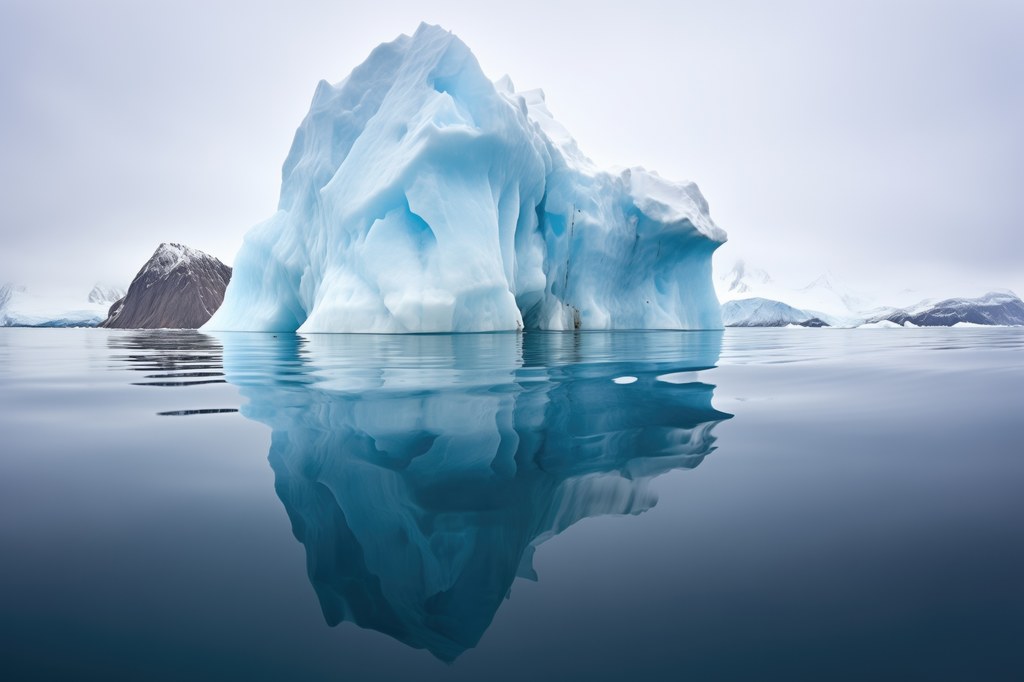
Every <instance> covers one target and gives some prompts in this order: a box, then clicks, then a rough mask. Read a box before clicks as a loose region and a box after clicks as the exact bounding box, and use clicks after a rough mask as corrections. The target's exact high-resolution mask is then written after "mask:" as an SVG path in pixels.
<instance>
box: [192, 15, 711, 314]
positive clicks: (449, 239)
mask: <svg viewBox="0 0 1024 682" xmlns="http://www.w3.org/2000/svg"><path fill="white" fill-rule="evenodd" d="M283 176H284V177H283V182H282V187H281V198H280V203H279V209H278V211H277V213H276V214H275V215H274V216H272V217H271V218H270V219H269V220H268V221H266V222H264V223H262V224H260V225H258V226H256V227H255V228H253V229H252V230H251V231H250V232H249V234H248V235H247V237H246V240H245V244H244V245H243V247H242V249H241V251H240V252H239V254H238V256H237V257H236V259H235V272H234V278H233V280H232V282H231V285H230V286H229V287H228V291H227V293H226V296H225V301H224V305H223V306H222V307H221V309H220V310H219V311H218V312H217V314H216V315H215V316H214V317H213V319H211V320H210V322H209V323H208V324H207V325H206V328H207V329H214V330H254V331H294V330H298V331H303V332H445V331H493V330H515V329H522V328H524V327H525V328H540V329H574V328H584V329H626V328H680V329H697V328H718V327H720V326H721V320H720V317H719V307H718V303H717V300H716V298H715V294H714V290H713V287H712V283H711V254H712V252H713V251H714V250H715V249H716V248H717V247H718V246H719V245H720V244H721V243H722V242H724V241H725V233H724V232H723V231H722V230H721V229H719V228H718V227H717V226H716V225H715V224H714V222H713V221H712V220H711V218H710V216H709V213H708V206H707V202H706V201H705V199H704V197H703V196H702V195H701V193H700V191H699V190H698V189H697V186H696V185H694V184H693V183H677V182H671V181H668V180H665V179H663V178H661V177H660V176H658V175H657V174H656V173H653V172H649V171H646V170H644V169H642V168H631V169H627V170H624V171H620V172H610V171H603V170H600V169H598V168H596V167H595V166H594V164H593V163H592V162H591V161H590V160H589V159H588V158H587V157H586V156H585V155H583V153H582V152H581V151H580V150H579V147H578V146H577V144H576V142H575V141H574V140H573V138H572V136H571V135H569V133H568V132H567V131H566V130H565V128H563V127H562V126H561V125H560V124H558V123H557V121H555V120H554V118H553V117H552V116H551V113H550V111H549V110H548V109H547V105H546V103H545V99H544V94H543V93H542V92H541V91H539V90H533V91H528V92H522V93H516V92H515V91H514V88H513V86H512V83H511V80H510V79H508V78H507V77H506V78H503V79H501V80H499V81H498V82H497V83H492V82H491V81H490V80H488V79H487V78H486V76H484V74H483V72H482V71H481V69H480V66H479V64H478V63H477V61H476V58H475V57H474V56H473V54H472V52H471V51H470V49H469V48H468V47H467V46H466V45H465V44H464V43H462V42H461V41H460V40H459V39H458V38H456V37H455V36H454V35H452V34H451V33H449V32H448V31H445V30H444V29H441V28H439V27H436V26H428V25H421V26H420V27H419V29H418V30H417V31H416V33H415V34H414V35H413V36H412V37H408V36H401V37H399V38H398V39H397V40H395V41H394V42H391V43H387V44H383V45H380V46H379V47H377V48H376V49H375V50H373V52H372V53H371V54H370V56H369V58H368V59H367V60H366V61H365V62H364V63H363V64H362V65H361V66H359V67H357V68H356V69H355V70H354V71H353V72H352V73H351V75H350V76H349V77H348V78H346V79H345V80H344V81H342V82H340V83H338V84H337V85H330V84H328V83H327V82H325V81H321V83H320V84H319V86H318V87H317V89H316V93H315V95H314V96H313V102H312V105H311V107H310V111H309V114H308V115H307V116H306V118H305V120H304V121H303V122H302V125H301V126H300V127H299V129H298V131H297V132H296V135H295V140H294V143H293V145H292V149H291V152H290V153H289V154H288V158H287V160H286V161H285V164H284V171H283Z"/></svg>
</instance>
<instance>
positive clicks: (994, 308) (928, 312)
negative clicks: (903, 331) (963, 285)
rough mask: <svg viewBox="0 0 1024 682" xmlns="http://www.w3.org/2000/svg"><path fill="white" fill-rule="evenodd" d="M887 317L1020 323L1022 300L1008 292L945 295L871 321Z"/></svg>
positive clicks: (932, 322)
mask: <svg viewBox="0 0 1024 682" xmlns="http://www.w3.org/2000/svg"><path fill="white" fill-rule="evenodd" d="M883 320H888V321H890V322H895V323H896V324H899V325H904V324H906V323H908V322H909V323H910V324H913V325H916V326H918V327H952V326H953V325H954V324H961V323H964V324H986V325H1011V326H1018V325H1024V301H1021V300H1020V299H1019V298H1018V297H1017V296H1016V295H1014V294H1013V293H1010V292H989V293H987V294H985V295H984V296H979V297H978V298H949V299H946V300H944V301H939V302H937V303H931V302H925V303H921V304H919V305H917V306H915V307H913V308H910V309H907V310H896V311H890V312H887V313H886V314H885V315H881V316H878V317H875V318H873V319H871V320H870V321H871V322H880V321H883Z"/></svg>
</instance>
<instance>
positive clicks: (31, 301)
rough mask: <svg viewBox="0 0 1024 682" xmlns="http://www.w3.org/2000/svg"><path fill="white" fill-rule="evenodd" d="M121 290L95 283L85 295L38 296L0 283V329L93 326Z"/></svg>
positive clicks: (25, 289) (28, 290)
mask: <svg viewBox="0 0 1024 682" xmlns="http://www.w3.org/2000/svg"><path fill="white" fill-rule="evenodd" d="M121 296H124V289H120V288H118V287H116V286H112V285H110V284H103V283H98V284H96V286H94V287H93V288H92V291H90V292H89V294H88V295H86V296H82V297H81V298H79V297H77V296H74V295H71V296H68V295H42V294H38V293H36V292H33V291H31V290H30V289H27V288H26V287H23V286H16V285H13V284H0V327H95V326H96V325H98V324H99V323H100V322H101V321H102V320H103V318H104V317H106V314H107V309H108V308H109V307H110V304H111V303H113V302H114V301H115V300H116V299H117V298H119V297H121Z"/></svg>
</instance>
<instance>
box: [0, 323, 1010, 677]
mask: <svg viewBox="0 0 1024 682" xmlns="http://www.w3.org/2000/svg"><path fill="white" fill-rule="evenodd" d="M1022 351H1024V333H1022V331H1021V330H1012V329H954V330H946V329H943V330H935V329H928V330H775V331H773V330H728V331H726V332H725V333H722V332H699V333H695V332H684V333H675V332H644V333H611V334H605V333H577V334H571V333H564V334H543V333H528V334H525V335H517V334H482V335H454V336H452V335H423V336H374V335H310V336H295V335H276V336H275V335H269V334H218V335H206V334H200V333H195V332H117V331H106V330H23V329H5V330H0V433H2V434H3V441H4V447H3V454H2V455H0V548H2V550H3V562H2V564H0V585H2V586H0V658H2V661H3V663H2V665H3V667H4V668H5V669H6V670H7V671H8V674H7V675H5V677H8V676H11V677H12V678H28V677H32V676H34V677H37V678H41V679H44V678H54V679H71V678H74V679H84V678H90V677H91V678H97V679H100V678H103V679H267V680H271V679H312V680H319V679H323V680H330V679H356V680H378V679H379V680H390V679H413V678H415V679H426V680H434V679H436V680H480V679H489V680H504V679H508V680H512V679H517V680H518V679H523V678H526V677H528V678H531V679H538V680H546V679H552V680H555V679H626V678H636V679H666V680H668V679H671V680H678V679H686V678H690V679H739V678H758V679H766V678H778V679H823V678H828V679H864V678H866V677H872V678H879V677H881V678H891V679H897V678H898V679H1013V678H1014V675H1015V674H1017V672H1018V671H1019V670H1021V669H1024V660H1022V654H1021V652H1022V651H1024V646H1022V644H1024V581H1022V580H1021V578H1020V576H1021V575H1024V532H1022V531H1024V502H1022V500H1024V496H1022V495H1021V493H1020V491H1021V489H1022V484H1024V460H1022V456H1021V451H1022V448H1021V447H1020V444H1019V440H1020V437H1019V433H1018V422H1019V420H1020V417H1021V415H1022V414H1024V411H1022V409H1021V408H1022V407H1024V388H1022V387H1024V383H1022V380H1024V353H1022ZM329 626H336V627H329Z"/></svg>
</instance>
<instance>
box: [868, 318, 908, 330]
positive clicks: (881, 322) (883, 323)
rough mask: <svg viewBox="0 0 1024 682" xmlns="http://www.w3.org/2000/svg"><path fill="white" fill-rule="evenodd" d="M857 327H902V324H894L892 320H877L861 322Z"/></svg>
mask: <svg viewBox="0 0 1024 682" xmlns="http://www.w3.org/2000/svg"><path fill="white" fill-rule="evenodd" d="M858 329H903V325H901V324H896V323H895V322H893V321H892V320H879V321H878V322H868V323H866V324H862V325H860V327H858Z"/></svg>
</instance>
